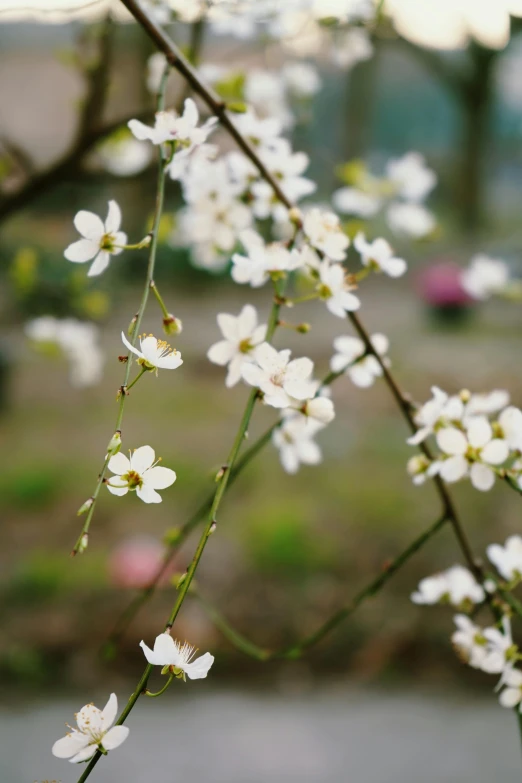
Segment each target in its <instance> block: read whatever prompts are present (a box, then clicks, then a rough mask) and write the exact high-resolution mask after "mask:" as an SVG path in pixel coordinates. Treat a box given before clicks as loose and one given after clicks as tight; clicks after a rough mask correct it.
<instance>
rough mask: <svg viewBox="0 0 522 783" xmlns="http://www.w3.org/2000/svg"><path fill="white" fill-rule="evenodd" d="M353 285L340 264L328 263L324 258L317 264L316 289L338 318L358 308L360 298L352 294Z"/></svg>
mask: <svg viewBox="0 0 522 783" xmlns="http://www.w3.org/2000/svg"><path fill="white" fill-rule="evenodd" d="M352 290H354V286H351V285H350V283H349V282H348V281H347V279H346V273H345V270H344V268H343V267H342V266H341V264H330V262H329V261H328V260H327V259H325V260H324V261H321V263H320V264H319V283H318V284H317V291H318V293H319V297H320V298H321V299H324V301H325V302H326V307H327V308H328V310H329V311H330V312H331V313H332V314H333V315H336V316H337V317H338V318H345V317H346V313H347V312H353V311H354V310H358V309H359V307H360V306H361V302H360V300H359V299H358V298H357V297H356V296H355V294H352V293H351V292H352Z"/></svg>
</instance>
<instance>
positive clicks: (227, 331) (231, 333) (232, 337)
mask: <svg viewBox="0 0 522 783" xmlns="http://www.w3.org/2000/svg"><path fill="white" fill-rule="evenodd" d="M238 320H239V319H238V318H236V317H235V315H230V314H229V313H219V315H218V317H217V322H218V326H219V328H220V329H221V333H222V335H223V337H224V338H225V339H226V340H229V341H230V342H231V343H239V341H240V339H241V338H240V336H239V328H238Z"/></svg>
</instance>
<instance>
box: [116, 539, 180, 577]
mask: <svg viewBox="0 0 522 783" xmlns="http://www.w3.org/2000/svg"><path fill="white" fill-rule="evenodd" d="M164 554H165V547H164V546H163V544H161V543H160V542H159V541H156V539H155V538H152V537H150V536H134V537H133V538H128V539H127V540H126V541H124V542H123V543H122V544H120V545H119V546H117V547H116V548H115V549H114V550H113V551H112V553H111V555H110V557H109V562H108V571H109V579H110V582H111V583H112V584H113V585H114V586H116V587H130V588H140V587H147V586H148V585H149V584H150V583H151V582H152V581H153V580H154V578H155V577H156V574H157V573H158V570H159V568H160V567H161V564H162V562H163V556H164ZM175 570H176V569H175V564H174V565H172V564H171V565H170V566H169V568H168V569H167V571H166V572H165V574H164V575H163V577H162V579H161V581H160V583H159V584H160V586H161V585H166V584H168V582H169V578H170V577H171V576H172V574H173V573H174V571H175Z"/></svg>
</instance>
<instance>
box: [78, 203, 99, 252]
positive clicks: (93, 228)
mask: <svg viewBox="0 0 522 783" xmlns="http://www.w3.org/2000/svg"><path fill="white" fill-rule="evenodd" d="M74 225H75V228H76V230H77V231H78V233H79V234H81V235H82V237H85V239H91V240H92V241H93V242H96V243H97V244H98V245H99V243H100V240H101V238H102V237H103V235H104V234H105V226H104V225H103V222H102V220H101V218H99V217H98V215H95V214H94V212H88V211H87V210H85V209H82V210H80V212H78V213H77V214H76V215H75V218H74Z"/></svg>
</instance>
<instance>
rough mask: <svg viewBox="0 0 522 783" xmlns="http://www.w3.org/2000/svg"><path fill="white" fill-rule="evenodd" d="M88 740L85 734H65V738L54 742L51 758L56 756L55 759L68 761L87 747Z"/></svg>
mask: <svg viewBox="0 0 522 783" xmlns="http://www.w3.org/2000/svg"><path fill="white" fill-rule="evenodd" d="M90 739H91V738H90V737H89V736H87V734H82V733H81V732H79V731H73V732H72V733H71V734H67V736H66V737H62V739H59V740H56V742H55V743H54V745H53V748H52V754H53V756H56V758H57V759H70V758H71V757H72V756H75V755H76V754H77V753H79V752H80V751H81V750H83V749H84V748H85V747H87V745H88V744H89V742H90Z"/></svg>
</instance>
